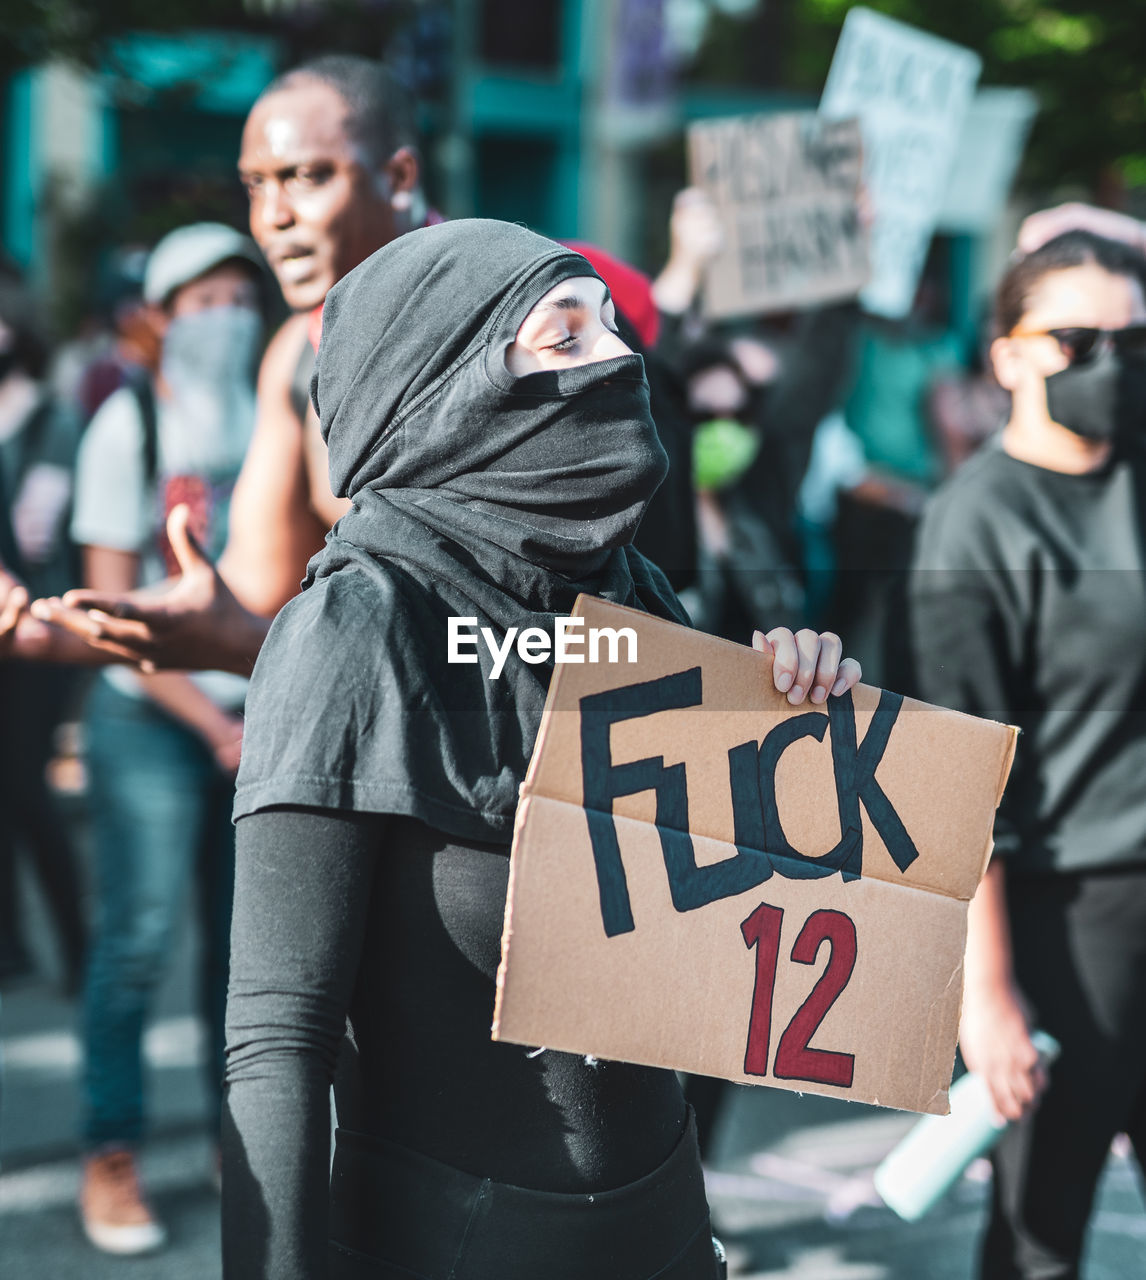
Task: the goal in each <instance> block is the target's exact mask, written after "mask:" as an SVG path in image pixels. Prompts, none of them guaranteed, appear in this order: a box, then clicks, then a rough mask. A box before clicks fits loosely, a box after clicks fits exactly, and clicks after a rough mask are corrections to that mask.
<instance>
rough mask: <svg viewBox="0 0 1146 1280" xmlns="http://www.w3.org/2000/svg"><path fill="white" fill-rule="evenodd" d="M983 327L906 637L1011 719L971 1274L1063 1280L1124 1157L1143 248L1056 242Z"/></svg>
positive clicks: (988, 926)
mask: <svg viewBox="0 0 1146 1280" xmlns="http://www.w3.org/2000/svg"><path fill="white" fill-rule="evenodd" d="M996 322H997V326H998V333H999V336H998V337H997V338H996V340H995V342H994V343H993V345H992V348H991V358H992V362H993V364H994V369H995V374H996V377H997V378H998V380H999V382H1000V383H1001V384H1002V386H1003V387H1005V388H1006V389H1007V390H1008V391H1010V393H1011V401H1012V403H1011V412H1010V416H1009V419H1008V421H1007V423H1006V425H1005V426H1004V427H1003V429H1002V431H1001V433H1000V434H999V436H998V437H997V438H996V439H995V440H994V441H992V442H990V443H989V444H988V445H987V446H985V447H984V449H983V450H982V451H981V452H980V453H979V454H977V455H976V456H975V457H974V458H972V459H971V460H970V461H969V462H968V463H967V464H966V465H965V466H964V467H963V468H962V469H961V470H960V471H959V472H958V473H957V474H956V475H955V476H954V477H953V478H952V479H951V480H950V481H948V483H947V484H946V485H945V486H944V487H943V488H942V489H941V490H940V491H939V492H938V493H937V494H936V495H935V496H934V498H933V499H932V501H931V504H930V505H929V507H928V509H927V511H926V512H925V515H924V518H923V522H922V525H921V529H920V534H919V540H918V544H917V548H916V556H915V565H914V571H913V574H912V579H911V584H910V603H911V610H910V618H911V637H912V647H913V651H914V655H915V660H916V667H917V676H918V682H919V688H920V692H921V693H922V695H923V696H924V697H926V698H928V699H929V700H931V701H934V702H939V703H943V704H946V705H947V706H950V707H954V708H956V709H958V710H961V711H967V712H971V713H973V714H976V715H982V716H989V717H992V718H994V719H997V720H1004V721H1008V722H1010V723H1012V724H1017V725H1019V726H1020V727H1021V728H1022V730H1023V733H1022V736H1021V738H1020V740H1019V748H1018V754H1017V757H1016V762H1015V768H1014V771H1013V773H1012V776H1011V781H1010V783H1009V785H1008V787H1007V792H1006V795H1005V797H1004V800H1003V804H1002V806H1001V807H1000V810H999V818H998V822H997V825H996V830H995V857H994V858H993V859H992V861H991V864H990V866H989V868H988V871H987V875H986V877H985V879H984V881H983V884H982V886H981V887H980V889H979V892H978V894H977V895H976V897H975V899H974V901H973V903H972V905H971V913H970V918H969V928H968V941H967V955H966V971H965V991H964V1008H963V1021H962V1026H961V1030H960V1043H961V1047H962V1053H963V1057H964V1059H965V1061H966V1063H967V1066H968V1067H969V1068H970V1069H971V1070H974V1071H978V1072H981V1073H982V1074H983V1075H984V1076H985V1077H986V1079H987V1083H988V1085H989V1086H990V1090H991V1094H992V1097H993V1099H994V1102H995V1107H996V1109H997V1110H998V1112H999V1113H1000V1114H1001V1115H1002V1116H1004V1117H1005V1118H1006V1119H1008V1120H1010V1121H1013V1122H1015V1123H1013V1124H1012V1125H1011V1126H1010V1128H1009V1129H1008V1130H1007V1132H1006V1133H1005V1135H1004V1137H1003V1139H1002V1141H1001V1142H1000V1144H999V1146H998V1148H997V1149H996V1152H995V1156H994V1168H995V1178H994V1189H993V1196H992V1204H991V1214H990V1222H989V1225H988V1228H987V1233H986V1237H985V1240H984V1244H983V1250H982V1260H981V1273H980V1274H981V1276H982V1277H983V1280H1002V1278H1003V1277H1007V1278H1010V1277H1029V1278H1030V1280H1034V1278H1035V1277H1038V1278H1039V1280H1060V1278H1062V1280H1065V1278H1066V1277H1076V1276H1077V1275H1078V1267H1079V1259H1080V1255H1081V1252H1082V1248H1083V1242H1084V1235H1085V1230H1086V1225H1087V1220H1088V1218H1089V1215H1090V1211H1091V1207H1092V1203H1093V1199H1094V1194H1095V1189H1096V1187H1097V1184H1098V1179H1099V1175H1100V1174H1101V1172H1102V1168H1103V1164H1104V1162H1105V1159H1106V1155H1107V1152H1108V1151H1109V1149H1110V1144H1111V1140H1112V1139H1113V1138H1114V1136H1115V1135H1116V1134H1118V1133H1120V1132H1125V1133H1127V1134H1128V1135H1129V1137H1130V1139H1131V1141H1132V1143H1133V1145H1134V1149H1135V1153H1136V1155H1137V1157H1138V1161H1139V1164H1140V1165H1141V1164H1142V1163H1143V1158H1144V1156H1146V546H1144V544H1146V259H1144V258H1143V257H1142V256H1141V255H1140V254H1139V253H1137V252H1136V251H1135V250H1134V249H1133V248H1131V247H1129V246H1127V245H1123V244H1116V243H1114V242H1113V241H1107V240H1102V239H1100V238H1098V237H1096V236H1094V235H1091V234H1090V233H1088V232H1083V231H1073V232H1070V233H1068V234H1066V235H1062V236H1059V237H1057V238H1056V239H1054V240H1051V241H1049V242H1048V243H1047V244H1045V245H1043V246H1042V247H1041V248H1039V249H1037V250H1035V251H1034V252H1033V253H1030V254H1029V255H1027V256H1026V257H1025V258H1022V259H1021V260H1020V261H1018V262H1017V263H1015V264H1014V265H1013V266H1012V267H1011V268H1010V269H1009V270H1008V272H1007V273H1006V275H1005V276H1004V278H1003V280H1002V282H1001V284H1000V286H999V290H998V294H997V299H996ZM1099 655H1110V657H1109V659H1108V660H1107V661H1105V662H1096V661H1095V657H1096V656H1099ZM1034 1027H1042V1028H1043V1029H1045V1030H1046V1031H1049V1032H1050V1033H1051V1035H1053V1036H1054V1037H1055V1038H1056V1039H1057V1040H1058V1041H1059V1043H1060V1044H1061V1046H1062V1053H1061V1056H1060V1057H1059V1059H1058V1061H1057V1062H1056V1063H1055V1064H1054V1065H1053V1067H1051V1068H1050V1069H1049V1070H1048V1069H1046V1068H1045V1066H1044V1065H1043V1064H1041V1063H1040V1061H1039V1056H1038V1054H1037V1053H1036V1051H1035V1049H1034V1046H1033V1045H1032V1043H1031V1037H1030V1031H1031V1030H1032V1029H1033V1028H1034Z"/></svg>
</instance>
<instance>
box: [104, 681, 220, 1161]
mask: <svg viewBox="0 0 1146 1280" xmlns="http://www.w3.org/2000/svg"><path fill="white" fill-rule="evenodd" d="M87 732H88V750H87V760H88V769H89V803H90V809H91V821H92V841H93V853H94V862H95V890H96V900H97V915H96V932H95V936H94V940H93V943H92V947H91V951H90V956H89V961H88V971H87V981H86V985H85V990H84V1006H83V1037H84V1043H85V1049H86V1054H85V1069H84V1090H85V1095H86V1104H87V1110H86V1118H85V1123H84V1140H85V1143H86V1144H87V1145H88V1146H89V1147H97V1146H102V1145H105V1144H108V1143H119V1142H122V1143H133V1142H136V1141H137V1140H138V1139H139V1138H140V1136H141V1135H142V1132H143V1117H144V1087H143V1060H142V1037H143V1024H144V1019H145V1017H146V1015H147V1012H148V1009H149V1006H150V1004H151V1001H152V998H153V995H154V993H155V991H156V988H157V987H158V985H159V983H160V981H161V980H162V978H163V976H164V973H165V971H166V968H167V965H168V963H169V960H170V957H171V951H172V943H173V938H174V933H175V928H176V925H177V924H178V922H179V917H180V915H181V913H182V910H183V904H184V900H185V897H186V895H187V893H188V891H189V889H190V887H191V882H192V879H193V878H194V879H197V880H198V883H199V893H198V905H199V916H200V924H201V929H202V937H201V945H200V949H199V950H200V957H201V961H202V964H201V975H200V983H201V985H200V999H201V1003H202V1008H203V1013H204V1016H205V1019H206V1022H207V1027H208V1032H209V1037H208V1038H209V1045H210V1052H209V1056H208V1069H209V1080H210V1096H211V1098H212V1105H213V1107H214V1111H215V1113H214V1116H213V1117H212V1124H213V1125H214V1128H215V1131H216V1132H217V1129H218V1107H219V1101H220V1094H221V1087H222V1078H223V1044H224V1041H223V1016H224V1011H225V1007H226V997H227V957H228V948H229V934H230V920H231V897H232V891H233V886H234V848H235V842H234V829H233V828H232V826H231V804H232V800H233V797H234V782H233V780H232V779H231V778H228V777H226V776H224V775H223V773H221V772H220V770H219V769H218V767H217V766H216V764H215V760H214V757H213V756H212V754H211V752H210V751H209V750H208V748H207V747H206V746H205V745H204V743H203V742H202V741H201V740H200V739H199V738H198V737H197V736H196V735H195V734H194V733H192V732H191V731H190V730H188V729H185V728H184V727H183V726H182V725H180V724H179V723H178V722H176V721H175V720H173V719H172V718H171V717H169V716H168V715H166V714H165V713H164V712H162V711H161V710H159V709H158V708H157V707H156V706H155V705H154V703H152V702H150V701H148V700H146V699H143V698H132V697H129V696H127V695H125V694H123V693H120V692H119V691H118V690H117V689H115V688H113V687H112V686H111V685H110V684H108V683H107V681H106V680H103V679H100V680H98V681H97V682H96V684H95V686H94V688H93V690H92V695H91V699H90V701H89V704H88V719H87Z"/></svg>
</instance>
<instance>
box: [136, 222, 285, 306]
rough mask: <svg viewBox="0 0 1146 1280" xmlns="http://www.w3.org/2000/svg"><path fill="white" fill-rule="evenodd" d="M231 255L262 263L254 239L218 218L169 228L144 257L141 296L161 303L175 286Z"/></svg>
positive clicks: (231, 256) (254, 263)
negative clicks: (217, 219) (171, 229)
mask: <svg viewBox="0 0 1146 1280" xmlns="http://www.w3.org/2000/svg"><path fill="white" fill-rule="evenodd" d="M232 258H239V259H241V260H242V261H244V262H250V263H252V264H253V265H254V266H256V267H258V268H259V269H260V270H261V269H262V268H263V267H264V266H265V264H264V262H263V257H262V254H260V253H259V251H258V249H257V248H256V247H255V242H254V241H253V240H252V239H251V238H250V237H249V236H245V235H243V234H242V233H241V232H239V231H236V230H235V229H234V227H228V226H225V225H224V224H223V223H221V222H195V223H192V224H191V226H189V227H179V228H178V229H177V230H175V231H170V232H168V234H167V235H165V236H164V237H163V239H162V240H160V242H159V243H158V244H157V245H156V246H155V248H154V249H152V251H151V256H150V257H149V258H148V259H147V270H146V271H145V272H144V274H143V297H144V300H145V301H147V302H151V303H154V304H155V305H157V306H159V305H162V304H163V303H165V302H166V301H167V300H168V299H169V298H170V297H171V295H172V294H173V293H174V292H175V290H176V289H181V288H182V287H183V286H184V285H185V284H190V282H191V281H192V280H197V279H198V278H199V277H200V276H201V275H204V274H205V273H206V272H208V271H210V270H211V269H212V268H213V267H217V266H219V265H220V264H221V263H223V262H229V261H230V260H231V259H232Z"/></svg>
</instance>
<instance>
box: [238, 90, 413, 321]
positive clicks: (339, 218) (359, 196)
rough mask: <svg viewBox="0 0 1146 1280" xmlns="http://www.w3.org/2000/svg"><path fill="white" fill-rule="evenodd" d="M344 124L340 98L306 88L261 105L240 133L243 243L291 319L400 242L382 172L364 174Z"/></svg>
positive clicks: (365, 169) (359, 155)
mask: <svg viewBox="0 0 1146 1280" xmlns="http://www.w3.org/2000/svg"><path fill="white" fill-rule="evenodd" d="M345 118H346V104H345V103H344V102H343V100H342V97H341V96H340V95H339V93H338V92H337V91H336V90H335V89H333V88H331V87H330V86H329V85H327V84H324V83H323V82H322V81H320V80H309V79H308V80H303V81H301V82H300V83H298V84H297V85H293V86H291V87H289V88H286V89H283V90H281V91H279V92H277V93H273V94H271V95H270V96H269V97H266V98H261V99H260V100H259V101H258V102H256V103H255V105H254V107H253V108H252V109H251V114H250V115H249V116H248V117H247V123H246V126H245V127H244V129H243V141H242V150H241V154H240V156H239V177H240V179H241V181H242V183H243V185H244V187H246V189H247V195H248V197H249V199H250V217H251V235H252V236H253V237H254V239H255V241H256V243H257V244H258V246H259V248H260V249H262V251H263V253H264V254H265V255H266V258H267V262H268V263H269V264H270V267H271V270H272V271H273V272H274V273H275V276H276V278H277V279H278V282H279V285H280V287H281V288H282V291H283V296H284V297H285V298H286V300H287V304H288V305H289V306H290V307H292V308H293V309H295V310H296V311H303V310H309V309H310V308H312V307H316V306H318V305H319V303H321V302H322V300H323V299H324V298H325V297H326V294H327V291H328V290H329V289H330V288H331V287H332V286H333V285H334V284H335V283H336V282H337V281H338V280H340V279H341V278H342V277H343V276H344V275H346V273H347V272H348V271H350V270H352V269H353V268H354V267H356V266H357V265H358V264H359V263H360V262H362V261H363V259H365V258H368V257H369V256H370V254H372V253H373V252H374V251H375V250H376V249H380V248H381V247H382V246H383V245H384V244H388V243H389V242H390V241H391V240H393V239H394V237H395V236H396V235H397V234H398V229H397V227H396V226H395V223H394V214H393V209H392V208H391V204H390V190H389V183H388V180H387V176H386V173H385V171H384V168H381V167H380V168H377V169H372V168H371V167H370V165H369V164H368V163H367V160H366V157H365V156H363V154H362V153H361V150H360V149H359V148H358V147H357V146H356V145H355V143H354V142H353V141H352V140H351V139H350V138H348V137H347V136H346V132H345V123H344V122H345Z"/></svg>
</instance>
